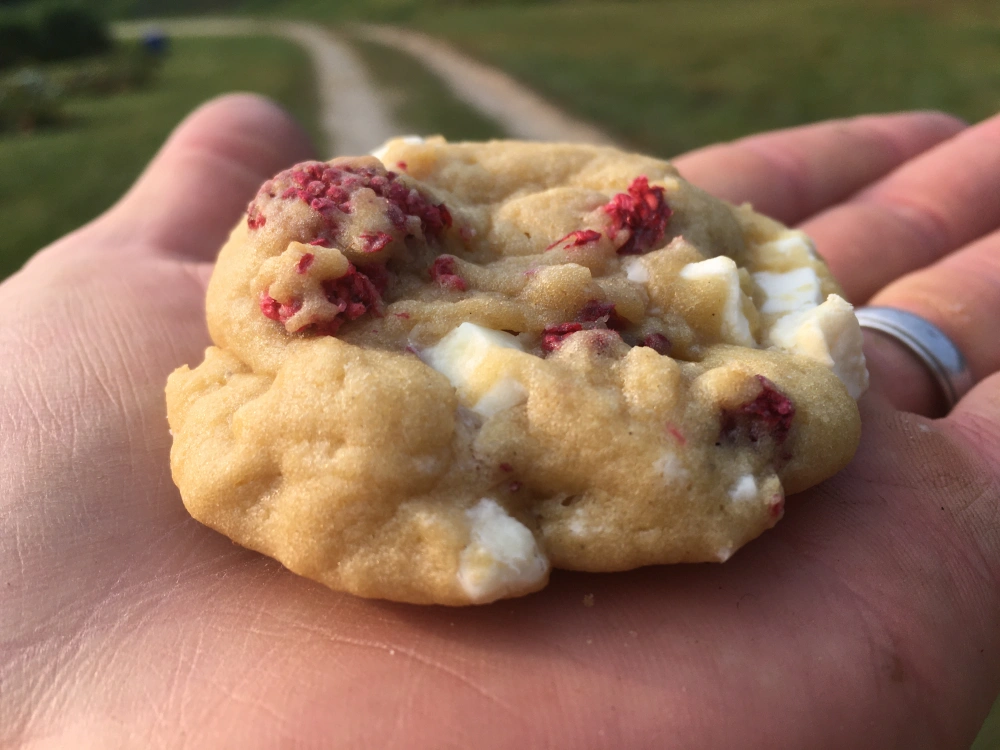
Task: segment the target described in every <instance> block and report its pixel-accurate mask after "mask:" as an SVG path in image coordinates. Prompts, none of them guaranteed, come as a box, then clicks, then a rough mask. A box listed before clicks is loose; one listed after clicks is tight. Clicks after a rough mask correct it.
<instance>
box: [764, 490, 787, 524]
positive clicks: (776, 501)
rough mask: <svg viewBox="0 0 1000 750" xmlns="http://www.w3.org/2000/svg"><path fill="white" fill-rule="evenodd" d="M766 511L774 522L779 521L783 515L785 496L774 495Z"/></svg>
mask: <svg viewBox="0 0 1000 750" xmlns="http://www.w3.org/2000/svg"><path fill="white" fill-rule="evenodd" d="M767 510H768V513H770V514H771V518H773V519H774V520H775V521H780V520H781V517H782V516H783V515H785V496H784V495H774V496H773V497H772V498H771V502H770V503H769V504H768V506H767Z"/></svg>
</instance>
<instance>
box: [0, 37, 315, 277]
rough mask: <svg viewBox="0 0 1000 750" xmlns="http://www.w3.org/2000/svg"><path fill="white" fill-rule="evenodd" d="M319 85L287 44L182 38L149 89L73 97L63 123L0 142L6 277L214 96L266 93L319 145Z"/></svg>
mask: <svg viewBox="0 0 1000 750" xmlns="http://www.w3.org/2000/svg"><path fill="white" fill-rule="evenodd" d="M314 81H315V75H314V72H313V68H312V65H311V63H310V60H309V58H308V56H307V54H306V53H305V52H304V51H303V50H301V49H300V48H299V47H298V46H296V45H295V44H293V43H291V42H288V41H285V40H281V39H275V38H272V37H247V38H226V39H180V38H178V39H173V40H171V52H170V54H169V56H168V58H167V59H166V60H165V61H164V64H163V67H162V69H161V70H160V72H159V75H158V76H157V78H156V79H155V80H154V82H153V83H152V84H151V85H150V86H149V87H148V88H146V89H143V90H140V91H137V92H133V93H126V94H121V95H117V96H111V97H102V98H84V97H80V98H73V99H70V100H68V101H67V102H66V111H67V113H68V117H69V121H68V122H67V123H66V124H65V125H64V126H61V127H57V128H50V129H43V130H39V131H37V132H35V133H31V134H7V135H2V136H0V225H2V226H3V227H4V231H3V233H2V234H0V279H2V278H4V277H6V276H8V275H9V274H11V273H13V272H14V271H16V270H17V269H18V268H19V267H20V266H21V265H22V264H23V263H24V262H25V261H26V260H27V259H28V258H29V257H30V256H31V255H32V254H33V253H34V252H35V251H36V250H39V249H41V248H42V247H44V246H45V245H47V244H49V243H50V242H52V241H53V240H55V239H57V238H59V237H61V236H62V235H64V234H66V233H67V232H69V231H71V230H73V229H76V228H77V227H79V226H81V225H82V224H84V223H86V222H87V221H89V220H90V219H92V218H94V217H95V216H97V215H98V214H100V213H101V212H103V211H104V210H105V209H106V208H108V207H109V206H110V205H111V204H113V203H114V202H115V201H116V200H117V199H118V198H119V197H120V196H121V195H122V194H123V193H124V192H125V191H126V190H127V189H128V187H129V186H130V185H131V184H132V182H133V181H134V180H135V178H136V177H137V176H138V175H139V173H140V172H141V171H142V169H143V167H145V166H146V164H147V162H148V161H149V160H150V159H151V158H152V157H153V155H154V154H155V153H156V151H157V149H158V148H159V147H160V146H161V145H162V144H163V141H164V140H165V139H166V137H167V136H168V135H169V133H170V131H171V130H172V129H173V128H174V126H176V125H177V124H178V123H179V122H180V120H181V119H182V118H183V117H184V116H185V115H187V114H188V113H189V112H190V111H191V110H192V109H194V108H195V107H197V106H198V105H199V104H201V103H202V102H204V101H206V100H207V99H210V98H212V97H213V96H216V95H218V94H222V93H225V92H228V91H255V92H259V93H261V94H265V95H267V96H270V97H272V98H273V99H275V100H276V101H278V102H279V103H281V104H282V105H284V106H285V107H286V108H287V109H289V110H290V111H291V112H292V114H294V115H295V116H296V117H297V118H298V119H299V121H300V122H302V123H303V124H304V125H305V126H306V129H307V130H308V131H309V132H310V134H311V135H312V136H313V138H314V140H316V141H317V142H319V137H320V134H319V129H318V125H317V118H316V111H317V106H316V87H315V83H314Z"/></svg>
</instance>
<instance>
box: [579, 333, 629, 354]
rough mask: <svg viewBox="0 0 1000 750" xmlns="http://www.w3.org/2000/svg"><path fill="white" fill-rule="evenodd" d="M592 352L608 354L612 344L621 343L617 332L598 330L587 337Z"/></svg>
mask: <svg viewBox="0 0 1000 750" xmlns="http://www.w3.org/2000/svg"><path fill="white" fill-rule="evenodd" d="M587 339H588V343H589V344H590V348H591V351H593V352H594V353H596V354H606V353H607V352H608V350H609V349H610V348H611V346H612V344H614V343H615V342H616V341H620V340H621V337H620V336H619V335H618V333H617V332H616V331H608V330H597V331H594V332H593V333H592V334H591V335H590V336H588V337H587Z"/></svg>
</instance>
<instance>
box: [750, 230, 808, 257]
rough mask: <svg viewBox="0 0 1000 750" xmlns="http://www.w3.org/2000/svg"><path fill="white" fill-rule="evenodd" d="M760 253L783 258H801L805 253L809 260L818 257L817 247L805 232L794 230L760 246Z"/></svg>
mask: <svg viewBox="0 0 1000 750" xmlns="http://www.w3.org/2000/svg"><path fill="white" fill-rule="evenodd" d="M760 251H762V252H764V253H775V254H777V255H780V256H783V257H788V256H795V255H799V256H801V255H802V254H803V253H805V255H806V256H807V257H809V258H815V257H816V245H815V244H814V243H813V241H812V238H811V237H810V236H809V235H808V234H806V233H805V232H798V231H794V230H792V231H788V232H785V233H783V234H782V235H781V236H780V237H779V238H778V239H776V240H772V241H771V242H766V243H764V244H763V245H761V246H760Z"/></svg>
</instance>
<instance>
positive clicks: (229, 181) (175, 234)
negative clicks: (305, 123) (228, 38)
mask: <svg viewBox="0 0 1000 750" xmlns="http://www.w3.org/2000/svg"><path fill="white" fill-rule="evenodd" d="M314 155H315V148H314V146H313V144H312V141H311V140H310V138H309V136H308V135H307V134H306V132H305V131H304V130H303V129H302V127H301V126H300V125H299V124H298V123H297V122H296V121H295V120H294V119H293V118H292V117H291V115H289V114H288V113H287V112H285V110H284V109H282V108H281V107H279V106H278V105H277V104H275V103H274V102H273V101H271V100H270V99H267V98H265V97H263V96H259V95H256V94H243V93H241V94H227V95H225V96H221V97H219V98H217V99H213V100H211V101H208V102H206V103H205V104H203V105H201V106H200V107H198V109H196V110H195V111H194V112H192V113H191V114H190V115H188V116H187V117H186V118H185V119H184V120H183V121H182V122H181V123H180V125H178V126H177V128H176V129H175V130H174V132H173V133H172V134H171V136H170V137H169V138H168V139H167V142H166V143H165V144H164V145H163V147H162V148H161V149H160V151H159V153H158V154H157V155H156V157H155V158H154V159H153V161H152V162H151V163H150V164H149V166H148V167H147V168H146V170H145V171H144V172H143V174H142V175H141V176H140V178H139V179H138V181H137V182H136V184H135V185H134V186H133V187H132V189H131V190H130V191H129V192H128V193H127V194H126V195H125V197H124V198H123V199H122V200H121V201H120V202H119V203H118V205H116V206H115V208H114V209H112V211H111V212H110V213H109V214H108V215H107V216H106V219H105V220H107V221H109V222H111V223H114V224H115V225H116V229H117V230H119V231H122V230H124V231H128V232H130V234H131V236H132V237H133V238H134V239H137V240H138V241H139V242H140V243H142V244H143V245H146V246H149V247H152V248H154V249H156V250H158V251H160V252H164V253H169V254H174V255H180V256H185V257H191V258H195V259H206V258H210V257H212V256H214V254H215V252H216V251H217V250H218V247H219V245H220V244H221V243H222V241H223V240H224V238H225V236H226V233H227V232H228V231H229V230H230V229H231V228H232V226H233V224H235V223H236V221H237V220H238V218H239V216H240V214H241V213H242V212H243V211H244V210H245V208H246V205H247V202H248V201H249V200H250V199H251V198H252V197H253V195H254V193H255V192H256V191H257V189H258V188H259V186H260V184H261V183H262V182H264V181H265V180H267V179H268V178H269V177H271V176H273V175H274V174H275V173H276V172H279V171H281V170H282V169H285V168H287V167H289V166H291V165H292V164H294V163H296V162H299V161H304V160H306V159H311V158H314Z"/></svg>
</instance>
